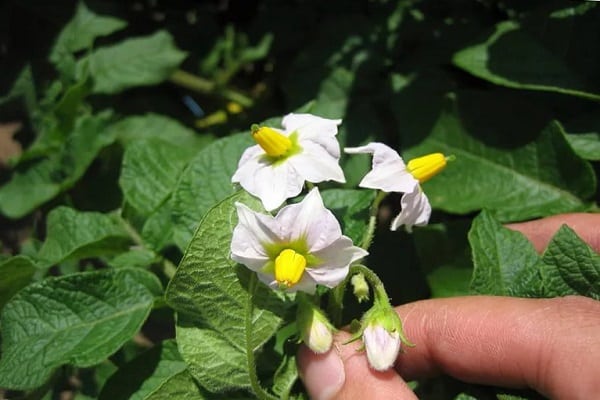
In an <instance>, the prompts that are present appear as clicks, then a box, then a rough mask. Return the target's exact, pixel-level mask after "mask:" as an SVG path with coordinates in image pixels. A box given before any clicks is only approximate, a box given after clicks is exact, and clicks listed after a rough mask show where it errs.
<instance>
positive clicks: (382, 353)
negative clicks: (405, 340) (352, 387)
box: [363, 325, 400, 371]
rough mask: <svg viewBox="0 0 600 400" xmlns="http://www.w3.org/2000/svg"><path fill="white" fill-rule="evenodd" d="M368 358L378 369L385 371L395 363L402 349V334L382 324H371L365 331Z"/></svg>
mask: <svg viewBox="0 0 600 400" xmlns="http://www.w3.org/2000/svg"><path fill="white" fill-rule="evenodd" d="M363 342H364V344H365V348H366V350H367V359H368V360H369V364H370V365H371V367H372V368H373V369H375V370H377V371H385V370H387V369H388V368H390V367H391V366H393V365H394V362H395V361H396V357H397V356H398V352H399V351H400V335H399V334H398V332H397V331H393V332H389V331H387V330H386V329H385V328H384V327H383V326H382V325H369V326H367V327H366V328H365V330H364V332H363Z"/></svg>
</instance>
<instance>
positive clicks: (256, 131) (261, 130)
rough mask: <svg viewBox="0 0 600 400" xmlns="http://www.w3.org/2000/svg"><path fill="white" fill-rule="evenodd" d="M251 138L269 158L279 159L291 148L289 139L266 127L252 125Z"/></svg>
mask: <svg viewBox="0 0 600 400" xmlns="http://www.w3.org/2000/svg"><path fill="white" fill-rule="evenodd" d="M252 138H253V139H254V141H256V143H258V145H259V146H260V147H262V149H263V150H264V151H265V153H267V155H269V156H271V157H281V156H283V155H285V154H286V153H287V152H288V151H290V149H291V148H292V141H291V140H290V138H288V137H287V136H285V135H283V134H281V133H279V132H277V131H276V130H274V129H271V128H268V127H266V126H261V127H259V126H257V125H253V126H252Z"/></svg>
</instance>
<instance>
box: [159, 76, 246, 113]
mask: <svg viewBox="0 0 600 400" xmlns="http://www.w3.org/2000/svg"><path fill="white" fill-rule="evenodd" d="M169 80H170V81H171V82H173V83H174V84H176V85H178V86H181V87H184V88H187V89H190V90H193V91H195V92H198V93H202V94H207V95H212V94H216V95H219V96H221V97H223V98H225V99H227V100H231V101H234V102H236V103H238V104H240V105H241V106H243V107H246V108H248V107H252V105H253V104H254V101H252V99H251V98H250V97H248V96H246V95H245V94H242V93H240V92H238V91H236V90H233V89H230V88H226V87H225V88H221V87H219V86H218V85H216V84H215V83H214V82H212V81H210V80H208V79H205V78H202V77H200V76H197V75H194V74H191V73H189V72H186V71H183V70H181V69H178V70H176V71H175V72H173V74H172V75H171V77H170V78H169Z"/></svg>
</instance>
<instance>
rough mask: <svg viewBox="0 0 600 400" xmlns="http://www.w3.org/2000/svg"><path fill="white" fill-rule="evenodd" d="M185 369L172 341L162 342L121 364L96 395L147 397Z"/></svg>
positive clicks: (108, 397) (125, 397)
mask: <svg viewBox="0 0 600 400" xmlns="http://www.w3.org/2000/svg"><path fill="white" fill-rule="evenodd" d="M185 369H186V365H185V363H184V362H183V360H182V359H181V356H180V355H179V352H178V351H177V344H176V343H175V341H172V340H168V341H165V342H162V343H160V344H158V345H157V346H155V347H153V348H152V349H150V350H148V351H146V352H145V353H143V354H142V355H140V356H139V357H136V358H135V359H133V360H132V361H130V362H128V363H127V364H125V365H123V366H121V368H119V369H118V370H117V372H116V373H115V374H113V375H112V376H111V377H110V378H109V379H108V381H107V382H106V384H105V385H104V387H103V388H102V392H100V396H99V399H100V400H103V399H110V400H117V399H123V400H126V399H131V400H143V399H147V398H149V397H151V396H152V395H153V394H155V393H156V391H158V390H160V388H161V386H162V385H164V384H165V383H166V382H168V381H169V380H170V379H172V378H173V377H174V376H176V375H178V374H179V373H181V372H183V371H185Z"/></svg>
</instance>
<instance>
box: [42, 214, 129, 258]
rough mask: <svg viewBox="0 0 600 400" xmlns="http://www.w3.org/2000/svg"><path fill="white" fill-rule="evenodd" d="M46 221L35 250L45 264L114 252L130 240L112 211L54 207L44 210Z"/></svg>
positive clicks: (122, 248)
mask: <svg viewBox="0 0 600 400" xmlns="http://www.w3.org/2000/svg"><path fill="white" fill-rule="evenodd" d="M47 224H48V229H47V232H46V240H45V241H44V244H43V245H42V248H41V249H40V252H39V254H38V257H39V258H40V260H41V263H42V265H43V266H46V267H49V266H51V265H55V264H58V263H60V262H61V261H63V260H66V259H79V258H85V257H92V256H99V255H103V254H115V253H117V252H120V251H123V250H124V249H125V248H126V247H127V245H128V244H129V243H130V242H131V239H130V236H129V234H128V232H127V230H126V229H125V227H124V225H123V223H122V222H121V220H120V218H119V217H118V216H117V215H114V214H102V213H98V212H82V211H77V210H74V209H72V208H69V207H58V208H55V209H54V210H52V211H51V212H50V214H48V222H47Z"/></svg>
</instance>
